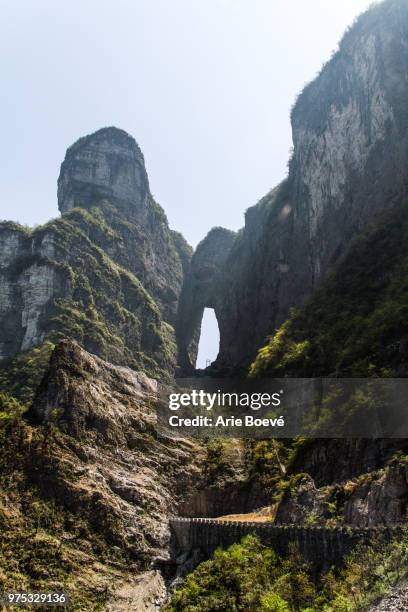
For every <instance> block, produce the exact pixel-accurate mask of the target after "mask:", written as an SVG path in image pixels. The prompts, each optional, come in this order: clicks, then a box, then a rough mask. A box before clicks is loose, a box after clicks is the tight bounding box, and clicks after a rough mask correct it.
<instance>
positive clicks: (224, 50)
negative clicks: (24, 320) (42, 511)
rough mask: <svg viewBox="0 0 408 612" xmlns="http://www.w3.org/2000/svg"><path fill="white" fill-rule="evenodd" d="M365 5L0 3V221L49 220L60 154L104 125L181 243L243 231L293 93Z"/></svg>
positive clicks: (206, 355) (287, 134) (284, 129)
mask: <svg viewBox="0 0 408 612" xmlns="http://www.w3.org/2000/svg"><path fill="white" fill-rule="evenodd" d="M369 3H370V2H369V1H368V0H171V1H170V0H59V1H58V2H55V0H36V1H35V2H34V1H31V2H16V0H0V11H1V16H2V18H1V22H0V74H1V81H2V95H1V97H0V122H1V147H0V219H13V220H16V221H19V222H21V223H25V224H28V225H34V224H40V223H43V222H45V221H47V220H48V219H50V218H52V217H55V216H57V215H58V209H57V195H56V187H57V178H58V173H59V166H60V164H61V162H62V160H63V158H64V155H65V150H66V149H67V147H68V146H69V145H70V144H72V143H73V142H74V141H75V140H77V139H78V138H79V137H81V136H83V135H85V134H89V133H92V132H93V131H95V130H97V129H99V128H101V127H103V126H108V125H115V126H117V127H119V128H122V129H125V130H126V131H127V132H129V133H130V134H131V135H132V136H134V137H135V139H136V140H137V142H138V143H139V145H140V147H141V149H142V151H143V153H144V156H145V160H146V167H147V171H148V174H149V179H150V186H151V190H152V193H153V195H154V197H155V198H156V200H157V201H158V202H159V203H160V204H161V205H162V206H163V208H164V209H165V211H166V214H167V216H168V219H169V222H170V225H171V227H172V228H173V229H176V230H178V231H181V232H182V233H183V234H184V236H185V237H186V239H187V240H188V241H189V242H190V244H192V245H193V246H195V245H196V244H197V243H198V242H199V241H200V240H201V239H202V238H204V236H205V234H206V233H207V232H208V230H209V229H211V227H214V226H218V225H222V226H225V227H228V228H230V229H238V228H240V227H241V226H242V225H243V222H244V217H243V215H244V212H245V210H246V209H247V208H248V207H249V206H252V205H253V204H255V203H256V202H257V201H258V200H259V199H260V198H261V197H262V196H263V195H264V194H265V193H266V192H267V191H269V189H271V188H272V187H274V186H275V185H276V184H277V183H279V182H280V181H281V180H282V179H283V178H284V176H285V174H286V164H287V160H288V157H289V150H290V147H291V145H292V141H291V130H290V122H289V112H290V107H291V106H292V104H293V102H294V99H295V97H296V95H297V94H298V93H299V91H300V90H301V89H302V88H303V86H304V85H305V84H306V83H307V82H309V81H310V80H311V79H313V77H314V76H315V74H316V73H317V72H318V70H319V69H320V67H321V65H322V63H323V62H325V61H327V60H328V59H329V57H330V55H331V52H332V51H333V50H334V49H336V47H337V43H338V41H339V39H340V38H341V35H342V33H343V32H344V30H345V29H346V27H347V26H348V25H349V24H350V23H351V22H352V21H353V19H354V18H355V17H356V16H357V15H358V14H359V13H360V12H362V11H363V10H364V9H365V8H366V7H367V6H368V5H369ZM208 317H209V315H207V314H206V317H205V321H207V319H208ZM206 324H207V323H206ZM212 329H213V330H214V328H212ZM206 336H207V337H208V342H209V344H208V346H205V345H203V347H201V345H200V360H201V363H203V361H202V360H204V363H205V360H206V359H211V358H213V357H214V352H215V353H216V351H217V346H216V345H217V341H216V339H215V336H214V333H213V332H209V333H208V334H206Z"/></svg>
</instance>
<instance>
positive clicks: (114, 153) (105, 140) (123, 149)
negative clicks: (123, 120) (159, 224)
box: [58, 127, 150, 214]
mask: <svg viewBox="0 0 408 612" xmlns="http://www.w3.org/2000/svg"><path fill="white" fill-rule="evenodd" d="M149 196H150V190H149V181H148V178H147V173H146V169H145V164H144V158H143V154H142V152H141V150H140V148H139V147H138V145H137V143H136V141H135V140H134V138H132V137H131V136H129V134H127V133H126V132H124V131H123V130H119V129H117V128H113V127H109V128H103V129H101V130H98V131H97V132H95V133H94V134H91V135H90V136H85V137H84V138H80V139H79V140H78V141H77V142H76V143H75V144H73V145H72V146H71V147H69V149H68V150H67V153H66V156H65V159H64V161H63V163H62V164H61V172H60V176H59V179H58V208H59V209H60V211H61V213H66V212H68V211H69V210H71V209H72V208H74V207H76V206H81V207H83V208H87V207H89V206H92V205H93V204H95V201H99V200H102V199H106V200H110V201H111V200H114V201H115V202H116V203H117V204H118V205H119V206H120V208H122V209H123V211H125V212H126V213H128V214H135V213H136V212H140V211H141V210H142V209H143V208H144V207H146V206H147V205H148V198H149Z"/></svg>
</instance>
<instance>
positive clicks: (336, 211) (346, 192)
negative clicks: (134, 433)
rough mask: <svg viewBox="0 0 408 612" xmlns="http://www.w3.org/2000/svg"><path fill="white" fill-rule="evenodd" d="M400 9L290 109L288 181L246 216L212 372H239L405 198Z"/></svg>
mask: <svg viewBox="0 0 408 612" xmlns="http://www.w3.org/2000/svg"><path fill="white" fill-rule="evenodd" d="M407 65H408V5H407V3H406V2H405V1H402V0H388V1H386V2H384V3H381V4H379V5H378V6H373V7H372V8H371V9H370V10H369V11H368V12H367V13H365V14H364V15H362V17H360V18H359V19H358V21H357V22H356V24H355V25H354V26H353V27H352V28H351V29H350V30H349V31H348V32H347V33H346V35H345V36H344V38H343V40H342V42H341V44H340V47H339V51H338V52H337V53H336V54H335V55H334V56H333V57H332V59H331V60H330V61H329V62H328V63H327V64H326V65H325V66H324V67H323V69H322V71H321V73H320V74H319V76H318V77H317V78H316V79H315V80H314V81H313V82H312V83H311V84H309V85H308V86H307V87H306V88H305V89H304V91H303V92H302V93H301V95H300V96H299V98H298V99H297V101H296V104H295V106H294V108H293V111H292V116H291V122H292V132H293V144H294V151H293V156H292V159H291V161H290V164H289V166H290V168H289V175H288V178H287V180H285V181H284V182H283V183H282V184H281V185H279V186H278V187H277V188H276V189H275V190H273V191H272V192H270V193H269V194H267V195H266V196H265V198H263V199H262V200H261V201H260V202H259V203H258V204H257V205H256V206H254V207H252V208H250V209H249V210H248V211H247V213H246V217H245V227H244V229H243V232H242V233H241V234H240V236H239V239H237V241H236V244H234V246H233V247H232V249H231V251H230V255H229V256H228V258H227V260H226V263H225V266H224V269H223V271H222V272H221V275H222V282H220V283H219V286H220V287H222V294H220V295H218V297H217V301H218V306H217V317H218V320H219V323H220V354H219V357H218V359H217V365H218V366H219V367H220V368H223V367H226V368H231V367H232V368H234V367H241V366H242V367H246V366H247V365H248V364H249V363H250V362H251V361H252V360H253V358H254V356H255V354H256V351H257V349H258V348H259V347H260V346H262V345H263V344H264V342H265V338H266V336H267V335H269V334H272V333H274V331H275V329H276V328H277V327H278V326H279V325H280V324H281V323H282V322H283V321H284V320H285V319H286V318H287V316H288V313H289V311H290V308H292V307H293V306H297V305H300V304H302V303H303V302H304V301H305V300H306V299H307V297H308V296H309V295H310V294H311V293H312V291H313V290H314V289H315V288H316V287H317V286H318V285H319V284H320V283H321V281H322V280H324V279H325V278H327V276H328V274H329V273H330V272H331V270H332V269H333V268H334V266H335V265H336V263H337V262H338V261H339V259H340V258H341V257H342V256H343V255H344V254H345V253H346V252H347V250H348V249H349V245H350V243H351V241H352V239H353V238H354V237H355V236H356V235H357V234H358V233H359V232H360V231H361V230H362V229H363V228H364V227H365V226H366V225H367V224H369V223H370V222H371V221H372V219H373V218H374V216H375V215H376V214H378V213H379V212H380V211H382V210H383V209H386V208H388V207H391V206H393V205H394V204H395V203H396V202H398V201H399V200H400V199H401V196H402V195H403V194H404V193H405V191H406V185H407V180H408V173H407V168H408V113H407V111H406V108H407V105H406V100H407V99H408V84H407V79H406V66H407Z"/></svg>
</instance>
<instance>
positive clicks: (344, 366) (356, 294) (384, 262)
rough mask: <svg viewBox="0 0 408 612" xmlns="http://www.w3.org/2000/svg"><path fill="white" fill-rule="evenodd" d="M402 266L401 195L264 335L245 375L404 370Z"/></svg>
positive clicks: (405, 238)
mask: <svg viewBox="0 0 408 612" xmlns="http://www.w3.org/2000/svg"><path fill="white" fill-rule="evenodd" d="M407 270H408V207H407V206H406V205H405V204H404V203H402V204H401V205H400V206H396V207H395V208H393V209H392V210H389V211H387V212H385V213H383V214H382V215H381V217H380V218H379V219H378V220H377V222H376V223H375V224H374V225H373V226H371V227H369V228H368V229H367V230H366V231H365V232H363V233H362V234H361V235H360V237H359V238H357V239H356V240H355V241H354V244H353V245H352V246H351V248H350V251H349V253H348V255H347V256H346V257H345V258H344V259H343V260H342V261H341V262H340V264H339V266H338V268H337V270H336V271H335V273H334V274H333V275H332V276H331V277H330V278H328V279H327V281H325V282H324V283H323V285H322V286H321V288H319V289H318V290H316V291H315V293H314V294H313V296H312V297H311V299H310V300H309V302H308V303H307V304H306V305H305V306H303V307H302V308H300V309H297V310H294V311H292V313H291V314H290V316H289V318H288V319H287V321H286V322H285V323H284V324H283V325H282V326H281V327H280V328H279V329H278V330H277V331H276V333H274V334H273V335H272V336H270V338H269V340H268V342H267V344H266V345H265V346H263V347H262V348H261V349H260V350H259V352H258V355H257V357H256V359H255V361H254V362H253V364H252V365H251V368H250V376H252V377H257V376H262V375H264V376H265V375H266V376H270V375H272V376H282V375H288V374H289V375H294V376H328V375H332V374H334V373H336V374H337V375H342V376H349V377H350V376H358V377H366V376H372V375H377V376H390V375H394V376H395V375H397V376H398V375H401V373H402V374H403V375H405V374H404V373H405V372H406V371H407V369H408V364H407V362H406V345H407V342H408V326H407V314H408V281H407V278H408V277H407Z"/></svg>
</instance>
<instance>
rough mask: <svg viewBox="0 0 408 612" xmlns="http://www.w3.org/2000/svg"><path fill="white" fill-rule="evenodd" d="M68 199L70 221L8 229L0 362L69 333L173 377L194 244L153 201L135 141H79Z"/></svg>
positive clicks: (61, 198) (1, 271)
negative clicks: (179, 312)
mask: <svg viewBox="0 0 408 612" xmlns="http://www.w3.org/2000/svg"><path fill="white" fill-rule="evenodd" d="M58 203H59V208H60V210H61V212H62V217H61V218H60V219H57V220H55V221H51V222H50V223H48V224H46V225H45V226H43V227H40V228H37V229H35V230H33V231H29V230H26V229H24V228H22V227H20V226H18V225H16V224H14V223H10V222H4V223H1V224H0V329H1V330H2V335H1V341H0V359H7V358H10V357H12V356H13V355H15V354H17V353H18V352H20V351H26V350H29V349H31V348H33V347H35V346H37V345H39V344H41V343H42V342H43V341H44V340H51V341H58V340H59V339H61V338H65V337H68V338H74V339H76V340H78V341H79V342H81V344H82V345H83V346H84V347H86V348H88V349H89V350H90V351H92V352H95V353H96V354H98V355H100V356H102V357H104V358H106V359H109V360H111V361H113V362H114V363H120V364H127V365H131V366H133V367H135V368H138V369H144V370H146V371H148V372H149V373H150V374H152V375H155V376H160V375H166V373H167V374H169V373H172V372H173V371H174V368H175V364H176V356H177V355H176V353H177V351H176V345H175V333H174V326H175V321H176V311H177V306H178V298H179V294H180V291H181V285H182V282H183V276H184V271H185V270H186V268H187V267H188V264H189V259H190V247H189V246H188V245H187V243H186V242H185V241H184V239H183V238H182V236H180V235H179V234H176V233H175V232H172V231H171V230H170V229H169V226H168V223H167V219H166V216H165V214H164V212H163V210H162V209H161V207H160V206H159V205H158V204H157V203H156V202H155V201H154V200H153V198H152V196H151V194H150V190H149V183H148V179H147V173H146V170H145V167H144V161H143V156H142V153H141V152H140V149H139V147H138V146H137V144H136V142H135V140H134V139H133V138H132V137H131V136H129V135H128V134H126V132H123V131H122V130H118V129H116V128H105V129H102V130H99V131H98V132H96V133H95V134H92V135H90V136H86V137H85V138H81V139H80V140H79V141H78V142H77V143H75V144H74V145H72V146H71V147H70V148H69V149H68V151H67V154H66V157H65V160H64V162H63V164H62V166H61V173H60V178H59V180H58Z"/></svg>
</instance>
